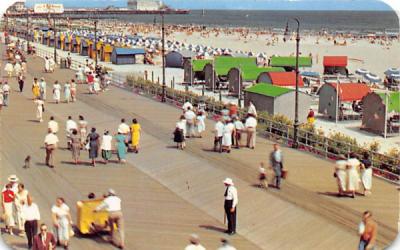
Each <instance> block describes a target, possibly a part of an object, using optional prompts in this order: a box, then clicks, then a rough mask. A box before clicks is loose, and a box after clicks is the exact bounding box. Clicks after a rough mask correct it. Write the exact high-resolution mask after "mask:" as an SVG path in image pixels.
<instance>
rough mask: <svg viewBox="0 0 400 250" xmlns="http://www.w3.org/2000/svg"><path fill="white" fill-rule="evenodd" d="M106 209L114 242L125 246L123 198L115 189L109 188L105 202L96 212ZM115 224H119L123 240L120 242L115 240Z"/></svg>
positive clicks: (121, 246)
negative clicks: (117, 194)
mask: <svg viewBox="0 0 400 250" xmlns="http://www.w3.org/2000/svg"><path fill="white" fill-rule="evenodd" d="M102 210H105V211H107V212H108V225H109V226H110V229H111V231H110V235H111V240H112V242H113V243H114V244H115V245H117V246H118V247H119V248H120V249H123V248H124V245H125V243H124V242H125V240H124V236H125V235H124V220H123V216H122V211H121V199H120V198H119V197H118V196H116V193H115V191H114V190H113V189H109V190H108V196H107V197H106V198H105V199H104V200H103V202H102V203H101V204H100V205H99V206H98V207H97V208H96V209H95V212H98V211H102ZM114 224H116V225H117V228H118V231H119V234H120V239H121V242H120V243H119V244H118V243H117V242H116V241H115V240H114Z"/></svg>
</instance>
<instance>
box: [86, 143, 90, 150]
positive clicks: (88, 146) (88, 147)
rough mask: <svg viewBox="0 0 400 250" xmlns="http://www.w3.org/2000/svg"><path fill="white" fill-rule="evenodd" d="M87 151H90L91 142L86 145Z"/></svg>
mask: <svg viewBox="0 0 400 250" xmlns="http://www.w3.org/2000/svg"><path fill="white" fill-rule="evenodd" d="M85 149H86V150H89V149H90V142H87V143H86V145H85Z"/></svg>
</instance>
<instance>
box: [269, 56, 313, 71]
mask: <svg viewBox="0 0 400 250" xmlns="http://www.w3.org/2000/svg"><path fill="white" fill-rule="evenodd" d="M269 66H271V67H283V68H285V70H286V71H294V70H295V69H296V57H295V56H273V57H271V58H270V60H269ZM311 66H312V58H311V57H305V56H300V57H299V68H309V67H311Z"/></svg>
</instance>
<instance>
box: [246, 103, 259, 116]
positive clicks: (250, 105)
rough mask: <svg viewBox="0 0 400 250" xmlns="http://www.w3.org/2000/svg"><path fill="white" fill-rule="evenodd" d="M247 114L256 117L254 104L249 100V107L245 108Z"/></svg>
mask: <svg viewBox="0 0 400 250" xmlns="http://www.w3.org/2000/svg"><path fill="white" fill-rule="evenodd" d="M247 114H249V115H252V116H254V117H257V110H256V106H254V104H253V103H252V102H251V101H250V102H249V109H248V110H247Z"/></svg>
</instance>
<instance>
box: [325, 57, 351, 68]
mask: <svg viewBox="0 0 400 250" xmlns="http://www.w3.org/2000/svg"><path fill="white" fill-rule="evenodd" d="M324 67H347V56H324Z"/></svg>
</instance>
